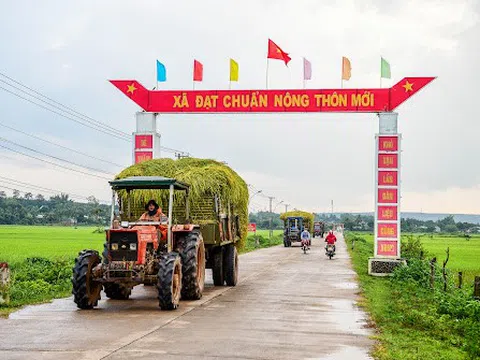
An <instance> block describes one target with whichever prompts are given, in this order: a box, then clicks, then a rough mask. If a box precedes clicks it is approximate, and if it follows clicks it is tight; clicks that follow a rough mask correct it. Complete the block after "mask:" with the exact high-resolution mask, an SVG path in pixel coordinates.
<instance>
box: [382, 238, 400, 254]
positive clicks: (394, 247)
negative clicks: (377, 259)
mask: <svg viewBox="0 0 480 360" xmlns="http://www.w3.org/2000/svg"><path fill="white" fill-rule="evenodd" d="M397 254H398V241H397V240H378V242H377V255H380V256H397Z"/></svg>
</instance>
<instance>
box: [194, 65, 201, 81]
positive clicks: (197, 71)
mask: <svg viewBox="0 0 480 360" xmlns="http://www.w3.org/2000/svg"><path fill="white" fill-rule="evenodd" d="M202 80H203V65H202V63H201V62H200V61H197V60H194V61H193V81H202Z"/></svg>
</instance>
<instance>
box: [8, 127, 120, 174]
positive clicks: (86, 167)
mask: <svg viewBox="0 0 480 360" xmlns="http://www.w3.org/2000/svg"><path fill="white" fill-rule="evenodd" d="M0 140H1V141H4V142H7V143H10V144H13V145H15V146H18V147H21V148H23V149H26V150H29V151H32V152H34V153H37V154H40V155H43V156H47V157H50V158H52V159H55V160H58V161H62V162H64V163H67V164H71V165H75V166H78V167H81V168H84V169H87V170H90V171H95V172H99V173H103V174H109V175H113V174H110V173H107V172H105V171H103V170H98V169H95V168H91V167H89V166H85V165H81V164H77V163H75V162H73V161H69V160H65V159H62V158H59V157H57V156H54V155H49V154H45V153H43V152H41V151H38V150H35V149H32V148H29V147H28V146H24V145H20V144H19V143H16V142H14V141H11V140H8V139H5V138H3V137H1V136H0Z"/></svg>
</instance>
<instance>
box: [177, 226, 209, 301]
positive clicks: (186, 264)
mask: <svg viewBox="0 0 480 360" xmlns="http://www.w3.org/2000/svg"><path fill="white" fill-rule="evenodd" d="M182 248H183V249H182V252H181V253H180V256H181V258H182V299H187V300H198V299H200V298H201V297H202V295H203V289H204V287H205V245H204V243H203V237H202V234H201V233H200V232H198V231H194V232H191V233H189V234H187V235H186V236H185V238H184V239H183V245H182Z"/></svg>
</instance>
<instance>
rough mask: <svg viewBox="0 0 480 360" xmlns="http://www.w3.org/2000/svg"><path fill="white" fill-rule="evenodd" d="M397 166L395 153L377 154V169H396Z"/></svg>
mask: <svg viewBox="0 0 480 360" xmlns="http://www.w3.org/2000/svg"><path fill="white" fill-rule="evenodd" d="M397 167H398V155H397V154H379V155H378V168H379V169H396V168H397Z"/></svg>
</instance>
